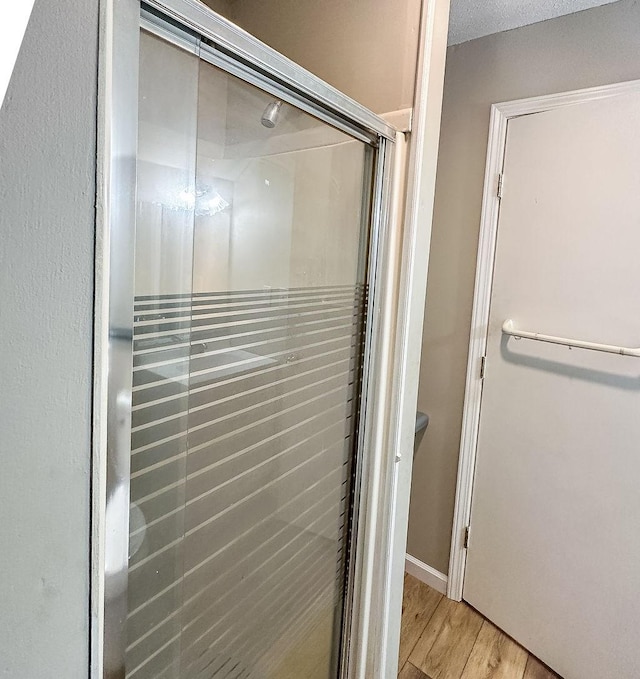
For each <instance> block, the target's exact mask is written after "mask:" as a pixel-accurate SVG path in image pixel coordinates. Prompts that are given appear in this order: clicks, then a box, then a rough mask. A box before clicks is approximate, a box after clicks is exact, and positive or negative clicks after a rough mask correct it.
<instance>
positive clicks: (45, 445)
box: [0, 0, 98, 679]
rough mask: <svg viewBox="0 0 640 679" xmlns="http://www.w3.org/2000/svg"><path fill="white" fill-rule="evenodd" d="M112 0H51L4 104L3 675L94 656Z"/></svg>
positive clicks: (0, 214)
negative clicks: (99, 129)
mask: <svg viewBox="0 0 640 679" xmlns="http://www.w3.org/2000/svg"><path fill="white" fill-rule="evenodd" d="M97 35H98V2H97V0H91V1H88V2H75V1H74V0H57V1H56V2H46V1H45V0H38V1H37V2H36V5H35V8H34V10H33V15H32V17H31V21H30V24H29V27H28V30H27V34H26V38H25V42H24V43H23V47H22V50H21V52H20V55H19V57H18V61H17V64H16V68H15V71H14V75H13V78H12V81H11V83H10V86H9V90H8V92H7V97H6V99H5V102H4V105H3V107H2V109H1V110H0V186H1V187H2V192H1V195H2V203H1V207H0V238H1V247H0V281H1V282H0V286H1V289H2V300H1V302H0V334H1V338H2V339H1V342H2V352H0V375H1V384H2V390H1V391H0V431H1V432H2V436H1V438H0V459H1V460H2V471H1V473H0V508H1V509H0V515H1V516H2V527H1V528H0V573H1V574H2V577H1V578H0V602H2V603H1V605H0V676H2V677H9V678H11V679H27V678H28V679H40V678H42V679H52V677H60V678H63V677H64V678H65V679H66V678H69V679H71V677H73V678H74V679H75V678H76V677H77V678H78V679H81V678H82V677H86V676H87V667H88V611H89V470H90V453H91V447H90V443H91V356H92V324H93V323H92V313H93V239H94V200H95V188H94V184H95V178H94V167H95V127H96V113H95V110H96V81H97V74H96V71H97Z"/></svg>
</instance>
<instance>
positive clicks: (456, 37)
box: [449, 0, 615, 45]
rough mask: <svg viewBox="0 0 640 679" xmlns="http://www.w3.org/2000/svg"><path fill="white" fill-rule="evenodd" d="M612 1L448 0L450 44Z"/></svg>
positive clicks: (613, 0) (612, 0) (611, 0)
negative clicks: (449, 8) (449, 2)
mask: <svg viewBox="0 0 640 679" xmlns="http://www.w3.org/2000/svg"><path fill="white" fill-rule="evenodd" d="M611 2H615V0H451V19H450V23H449V44H450V45H458V44H460V43H461V42H466V41H467V40H473V39H475V38H481V37H482V36H484V35H491V34H492V33H499V32H500V31H508V30H509V29H511V28H517V27H518V26H527V25H528V24H535V23H537V22H538V21H545V19H552V18H553V17H559V16H562V15H563V14H572V13H573V12H580V11H581V10H583V9H589V8H591V7H598V6H599V5H607V4H609V3H611Z"/></svg>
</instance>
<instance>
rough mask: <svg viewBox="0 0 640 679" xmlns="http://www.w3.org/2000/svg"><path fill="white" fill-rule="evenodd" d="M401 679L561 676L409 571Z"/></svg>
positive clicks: (537, 678)
mask: <svg viewBox="0 0 640 679" xmlns="http://www.w3.org/2000/svg"><path fill="white" fill-rule="evenodd" d="M399 667H400V673H399V674H398V677H399V679H561V678H560V677H558V675H557V674H554V673H553V672H551V670H549V669H548V668H547V667H545V666H544V665H543V664H542V663H541V662H540V661H539V660H537V659H536V658H534V656H532V655H531V654H530V653H528V652H527V651H526V650H525V649H524V648H522V646H519V645H518V644H517V643H516V642H515V641H513V639H511V638H510V637H508V636H507V635H506V634H504V633H503V632H501V631H500V630H499V629H498V628H497V627H495V626H494V625H492V624H491V623H490V622H489V621H488V620H485V619H484V618H483V617H482V616H481V615H480V614H479V613H478V612H477V611H475V610H474V609H473V608H471V607H470V606H468V605H467V604H465V603H458V602H456V601H451V600H450V599H447V598H446V597H443V596H442V594H440V593H439V592H436V591H435V590H434V589H432V588H431V587H429V586H427V585H425V584H424V583H422V582H420V581H419V580H417V579H416V578H414V577H413V576H411V575H408V574H407V575H405V580H404V596H403V601H402V631H401V633H400V664H399Z"/></svg>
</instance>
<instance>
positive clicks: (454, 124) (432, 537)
mask: <svg viewBox="0 0 640 679" xmlns="http://www.w3.org/2000/svg"><path fill="white" fill-rule="evenodd" d="M639 25H640V3H639V2H638V0H621V1H620V2H617V3H614V4H610V5H605V6H603V7H599V8H596V9H591V10H587V11H584V12H579V13H577V14H573V15H569V16H565V17H561V18H558V19H553V20H550V21H546V22H543V23H539V24H535V25H533V26H528V27H526V28H520V29H516V30H513V31H508V32H505V33H499V34H496V35H492V36H489V37H486V38H480V39H478V40H474V41H472V42H468V43H465V44H462V45H458V46H455V47H451V48H449V50H448V55H447V57H448V61H447V69H446V76H445V91H444V108H443V113H442V130H441V136H440V152H439V160H438V175H437V183H436V201H435V210H434V223H433V234H432V242H431V256H430V264H429V281H428V286H427V305H426V320H425V330H424V338H423V361H422V367H421V386H420V395H419V400H418V403H419V408H420V410H424V411H426V412H428V413H429V414H430V415H431V423H430V425H429V430H428V431H427V433H426V435H425V437H424V439H423V441H422V445H421V446H420V449H419V451H418V454H417V458H416V464H415V465H414V476H413V487H412V496H411V515H410V521H409V545H408V551H409V553H410V554H412V555H413V556H415V557H416V558H418V559H420V560H422V561H424V562H426V563H428V564H430V565H431V566H433V567H435V568H437V569H438V570H440V571H442V572H444V573H446V572H447V570H448V561H449V545H450V537H451V524H452V517H453V504H454V497H455V484H456V473H457V466H458V450H459V445H460V428H461V422H462V404H463V400H464V386H465V376H466V366H467V351H468V344H469V330H470V325H471V307H472V303H473V285H474V276H475V266H476V252H477V241H478V230H479V226H480V210H481V204H482V187H483V182H484V165H485V157H486V149H487V136H488V128H489V109H490V105H491V104H492V103H495V102H500V101H508V100H511V99H518V98H521V97H530V96H535V95H540V94H548V93H552V92H563V91H567V90H572V89H579V88H583V87H591V86H595V85H601V84H607V83H614V82H620V81H624V80H633V79H636V78H640V33H639V32H638V26H639Z"/></svg>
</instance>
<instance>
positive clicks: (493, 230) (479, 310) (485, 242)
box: [447, 80, 640, 601]
mask: <svg viewBox="0 0 640 679" xmlns="http://www.w3.org/2000/svg"><path fill="white" fill-rule="evenodd" d="M634 92H640V80H632V81H628V82H621V83H614V84H612V85H602V86H597V87H589V88H586V89H580V90H572V91H569V92H561V93H557V94H548V95H543V96H539V97H530V98H527V99H517V100H514V101H508V102H502V103H499V104H493V105H492V106H491V117H490V122H489V141H488V144H487V160H486V165H485V175H484V189H483V194H482V213H481V218H480V235H479V239H478V255H477V260H476V277H475V290H474V296H473V312H472V315H471V332H470V338H469V354H468V359H467V378H466V386H465V397H464V405H463V411H462V433H461V436H460V455H459V460H458V477H457V483H456V496H455V506H454V515H453V527H452V532H451V552H450V557H449V581H448V585H447V596H448V597H449V598H450V599H454V600H455V601H461V600H462V594H463V586H464V576H465V568H466V562H467V547H466V546H465V543H466V544H468V541H469V537H470V534H471V529H470V525H469V524H470V520H471V501H472V495H473V483H474V476H475V467H476V455H477V447H478V430H479V427H480V410H481V405H482V387H483V380H484V377H483V376H482V370H483V358H484V357H485V354H486V346H487V329H488V324H489V310H490V303H491V290H492V286H493V270H494V264H495V254H496V242H497V237H498V219H499V215H500V197H501V195H502V192H503V188H504V187H506V188H507V190H508V185H509V178H508V177H504V176H503V175H502V171H503V166H504V156H505V147H506V141H507V126H508V123H509V120H511V119H512V118H518V117H520V116H525V115H531V114H533V113H542V112H544V111H551V110H554V109H558V108H562V107H565V106H573V105H575V104H583V103H586V102H590V101H597V100H599V99H607V98H609V97H615V96H618V95H621V94H627V93H634Z"/></svg>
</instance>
